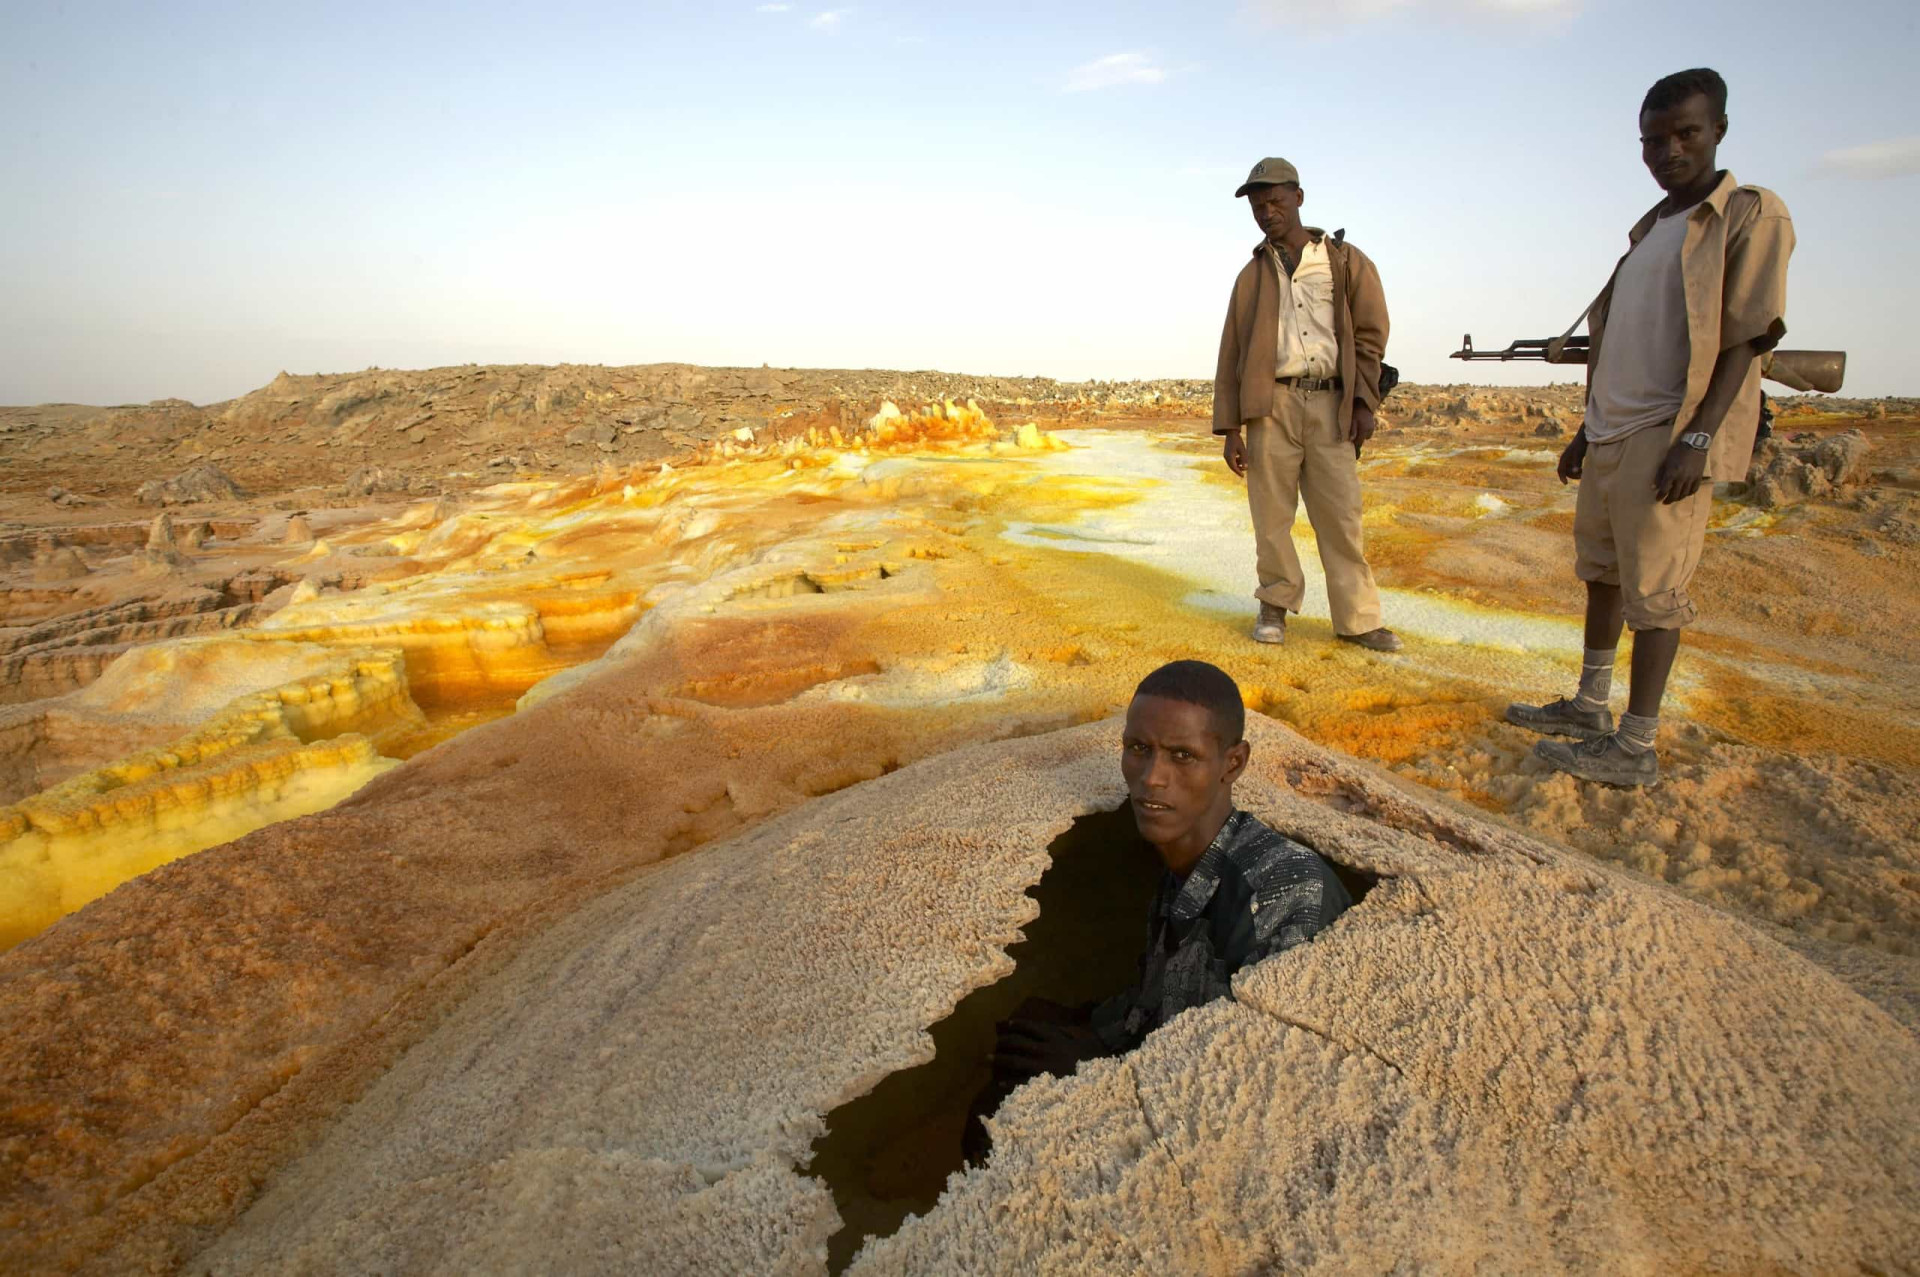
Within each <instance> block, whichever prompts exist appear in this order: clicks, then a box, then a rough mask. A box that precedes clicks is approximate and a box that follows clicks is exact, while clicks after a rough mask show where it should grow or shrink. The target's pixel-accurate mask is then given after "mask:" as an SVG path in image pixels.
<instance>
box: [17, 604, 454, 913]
mask: <svg viewBox="0 0 1920 1277" xmlns="http://www.w3.org/2000/svg"><path fill="white" fill-rule="evenodd" d="M249 649H251V650H250V651H249ZM249 654H257V655H259V656H261V657H262V658H264V659H262V660H261V661H260V664H261V665H262V666H265V667H266V669H267V670H269V671H274V672H280V673H290V672H294V671H295V670H297V671H298V674H297V676H296V677H293V678H292V679H290V680H289V681H287V682H284V683H281V684H280V685H278V686H273V687H267V688H263V689H260V690H257V691H249V692H245V693H243V694H241V695H239V696H236V697H234V698H233V699H232V700H230V701H228V702H227V703H226V704H224V705H223V706H221V707H220V708H218V709H217V710H216V709H210V708H209V707H207V706H206V705H205V704H204V702H205V701H206V699H207V696H208V693H209V691H210V690H212V689H217V688H219V687H220V686H222V684H223V682H224V683H225V685H226V686H227V687H228V688H229V690H231V687H232V684H231V682H230V681H227V680H231V679H233V678H234V677H236V676H237V675H238V674H239V672H240V671H239V670H238V669H236V666H239V667H241V668H244V662H241V661H237V660H236V657H240V656H244V655H249ZM169 673H170V674H173V675H176V676H184V677H182V678H179V679H178V680H169V679H166V678H164V677H161V676H162V675H164V674H169ZM143 687H144V688H148V689H150V690H151V691H152V692H153V695H152V696H151V697H150V698H149V699H148V700H147V701H146V702H145V704H144V706H142V704H141V702H139V701H138V700H137V699H136V698H135V694H136V690H137V689H140V688H143ZM62 700H63V701H65V702H67V703H66V704H62V705H60V706H58V707H57V708H55V709H51V710H43V711H40V714H39V717H40V720H41V723H40V726H41V730H42V731H43V732H44V731H45V730H46V728H45V723H46V722H47V721H48V720H51V721H52V722H54V723H55V724H57V725H59V726H60V727H61V729H63V730H65V731H67V732H84V729H85V726H86V725H87V724H88V723H90V722H98V723H105V724H109V725H110V724H111V723H112V722H113V720H114V719H115V718H116V717H131V716H137V715H138V713H139V712H140V710H141V708H144V709H145V711H146V712H147V713H148V714H149V715H160V716H163V717H170V718H171V719H172V720H173V721H181V720H189V721H190V720H193V719H195V718H199V719H200V721H199V722H198V723H197V724H196V725H194V726H192V727H191V728H189V729H188V730H187V732H186V734H185V735H182V736H179V737H178V738H175V739H172V740H170V741H169V742H168V743H167V744H165V745H159V746H154V747H151V748H147V749H143V750H140V751H139V752H137V753H134V754H131V755H129V756H126V757H123V758H119V759H116V760H114V761H112V762H109V763H107V764H106V765H104V766H99V767H95V768H93V769H91V770H88V771H84V772H82V773H81V774H79V775H77V776H74V777H72V778H70V779H68V780H65V781H63V782H61V783H59V784H56V785H53V786H52V787H50V788H47V789H45V790H42V791H41V792H39V793H37V794H34V795H33V796H31V797H29V798H25V799H22V800H21V801H19V802H16V803H14V804H13V805H11V806H8V807H0V948H4V947H6V946H9V945H13V944H17V943H18V942H19V941H21V940H23V939H25V938H26V937H28V936H30V935H33V934H35V933H36V932H38V931H39V930H41V929H42V928H44V927H45V926H47V925H48V924H49V923H51V922H53V921H54V920H56V919H58V918H60V917H61V916H63V915H64V914H67V913H70V912H72V911H73V910H74V909H77V908H79V907H80V906H81V905H83V904H85V903H87V902H88V901H90V900H92V899H94V898H96V897H98V896H100V895H102V894H104V893H105V892H108V891H111V890H112V889H113V888H114V887H116V886H118V885H119V884H120V883H122V882H124V881H126V880H127V879H128V878H132V877H135V876H137V875H139V874H142V873H145V872H146V871H147V870H149V869H152V868H154V867H155V866H157V865H162V864H165V863H167V862H168V861H170V860H175V859H178V858H179V857H181V856H184V855H189V854H191V853H193V852H196V851H199V850H201V849H202V848H205V847H211V846H213V845H215V844H217V843H221V842H225V841H227V840H228V839H231V838H237V837H239V836H240V835H242V834H245V833H248V832H250V831H252V830H254V829H258V828H259V827H260V826H262V825H267V824H272V823H274V822H275V821H281V820H288V819H291V818H293V817H295V816H301V815H305V814H307V813H308V812H312V811H320V810H323V809H324V808H327V807H330V806H332V805H333V804H334V803H337V802H339V801H340V800H341V799H342V798H345V797H346V796H347V795H348V794H351V793H352V792H353V791H354V790H356V789H358V788H359V787H360V786H361V785H363V784H365V783H366V782H367V781H368V780H370V779H372V778H373V777H374V776H377V775H379V774H380V773H381V772H382V771H385V770H386V769H387V768H389V767H392V766H393V765H394V761H395V760H393V759H391V758H385V757H382V756H381V755H380V753H379V752H378V747H377V742H380V741H385V740H402V739H405V738H406V737H407V736H409V735H411V734H413V733H416V732H418V731H420V730H422V729H423V728H424V727H425V726H426V723H425V719H424V717H423V716H422V714H421V712H420V709H419V707H418V706H417V705H415V704H414V702H413V700H412V698H411V697H410V696H409V695H408V694H407V679H406V666H405V663H404V661H403V660H402V658H401V657H400V655H399V653H397V652H395V651H392V650H370V651H361V652H342V651H330V650H327V649H325V648H315V647H311V646H305V645H297V644H285V645H282V646H279V647H276V648H272V649H263V648H260V647H258V646H257V645H253V644H247V643H242V642H240V641H239V640H236V639H231V638H222V639H215V640H190V641H183V642H181V643H178V644H173V645H164V646H157V647H154V648H141V649H136V650H135V651H133V652H129V653H128V654H127V655H126V656H123V657H121V658H120V660H119V661H117V662H115V664H114V665H113V666H111V667H109V669H108V671H107V673H106V674H105V675H103V676H102V677H101V679H100V680H99V681H98V682H97V683H95V684H94V685H93V686H92V687H90V688H88V689H86V690H85V691H83V692H79V693H75V694H74V695H72V696H69V697H65V698H62ZM115 708H120V709H121V711H122V712H121V713H120V714H119V715H116V714H115V713H114V712H113V711H114V709H115ZM14 717H15V718H19V717H21V715H20V714H19V713H18V712H17V711H16V713H15V714H14Z"/></svg>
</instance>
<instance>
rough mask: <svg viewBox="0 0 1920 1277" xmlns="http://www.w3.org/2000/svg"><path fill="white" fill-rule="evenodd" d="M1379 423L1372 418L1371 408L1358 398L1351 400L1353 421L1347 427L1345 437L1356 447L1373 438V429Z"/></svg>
mask: <svg viewBox="0 0 1920 1277" xmlns="http://www.w3.org/2000/svg"><path fill="white" fill-rule="evenodd" d="M1378 425H1379V423H1378V422H1376V421H1375V420H1374V419H1373V409H1371V408H1369V407H1367V405H1366V404H1365V403H1363V402H1361V401H1360V400H1358V399H1356V400H1354V401H1353V423H1352V424H1351V425H1349V426H1348V427H1347V438H1348V439H1350V440H1352V441H1353V446H1354V447H1355V448H1356V449H1358V448H1359V447H1360V445H1361V444H1363V443H1365V442H1366V441H1367V440H1369V439H1371V438H1373V432H1374V429H1375V428H1376V427H1377V426H1378Z"/></svg>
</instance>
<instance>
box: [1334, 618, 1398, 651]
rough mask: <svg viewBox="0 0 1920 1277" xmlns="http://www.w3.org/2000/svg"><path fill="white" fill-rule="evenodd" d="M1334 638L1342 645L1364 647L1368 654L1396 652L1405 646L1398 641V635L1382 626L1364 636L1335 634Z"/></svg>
mask: <svg viewBox="0 0 1920 1277" xmlns="http://www.w3.org/2000/svg"><path fill="white" fill-rule="evenodd" d="M1334 637H1335V638H1337V639H1339V640H1340V641H1341V642H1342V643H1352V644H1353V645H1354V646H1356V647H1364V648H1366V649H1367V650H1368V651H1369V652H1397V651H1399V650H1400V649H1401V648H1403V647H1405V646H1406V644H1405V643H1402V642H1401V641H1400V636H1399V635H1398V634H1395V633H1394V632H1393V631H1392V630H1390V629H1388V628H1387V627H1386V626H1384V625H1383V626H1381V627H1380V628H1379V629H1377V630H1368V631H1367V632H1366V633H1365V634H1336V635H1334Z"/></svg>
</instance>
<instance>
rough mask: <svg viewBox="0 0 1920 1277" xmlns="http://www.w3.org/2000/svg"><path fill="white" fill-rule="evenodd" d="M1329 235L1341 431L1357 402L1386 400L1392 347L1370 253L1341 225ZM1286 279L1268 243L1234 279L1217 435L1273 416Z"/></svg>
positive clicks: (1313, 231)
mask: <svg viewBox="0 0 1920 1277" xmlns="http://www.w3.org/2000/svg"><path fill="white" fill-rule="evenodd" d="M1307 233H1308V234H1309V235H1311V236H1313V238H1315V239H1321V238H1322V237H1325V238H1326V244H1327V264H1328V266H1330V267H1331V268H1332V270H1333V336H1334V340H1336V341H1338V342H1339V343H1340V385H1341V393H1340V432H1341V434H1342V435H1343V436H1344V435H1345V434H1346V432H1347V429H1348V426H1349V424H1350V423H1351V422H1352V420H1353V401H1354V400H1355V399H1358V400H1360V401H1361V402H1363V403H1365V404H1366V405H1367V406H1368V407H1369V408H1378V407H1379V406H1380V357H1381V356H1382V355H1384V354H1385V353H1386V351H1387V294H1386V292H1385V291H1384V290H1383V289H1382V288H1381V287H1380V272H1379V271H1378V270H1376V269H1375V268H1374V265H1373V262H1372V260H1371V259H1369V258H1368V257H1367V255H1366V254H1365V253H1363V252H1361V251H1360V250H1359V249H1357V248H1355V247H1354V246H1353V245H1351V244H1349V243H1347V242H1346V241H1345V240H1344V239H1343V238H1341V236H1342V235H1343V234H1344V232H1341V231H1335V232H1334V233H1333V234H1332V235H1331V236H1328V235H1327V233H1326V232H1325V231H1323V230H1321V229H1320V228H1319V227H1317V226H1309V227H1308V228H1307ZM1279 332H1280V280H1279V278H1278V277H1277V276H1275V274H1274V267H1273V263H1272V261H1271V260H1270V259H1269V258H1268V256H1267V251H1266V243H1265V241H1262V242H1261V243H1260V244H1257V245H1255V246H1254V250H1253V260H1252V261H1250V262H1248V263H1247V264H1246V265H1245V266H1244V267H1242V268H1241V270H1240V277H1239V278H1238V279H1236V280H1234V281H1233V298H1232V300H1230V301H1229V302H1228V303H1227V323H1226V327H1225V328H1224V329H1223V330H1222V331H1221V333H1220V363H1219V365H1218V367H1217V368H1216V369H1215V370H1214V374H1213V433H1215V434H1217V435H1223V434H1226V433H1227V432H1228V431H1229V430H1238V429H1239V428H1240V426H1241V424H1242V423H1243V422H1248V421H1252V420H1254V419H1255V418H1257V417H1271V416H1272V415H1273V387H1274V382H1273V374H1274V369H1275V366H1276V364H1277V361H1278V360H1279V349H1278V343H1279Z"/></svg>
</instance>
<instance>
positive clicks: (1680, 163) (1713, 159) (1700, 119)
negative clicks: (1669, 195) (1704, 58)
mask: <svg viewBox="0 0 1920 1277" xmlns="http://www.w3.org/2000/svg"><path fill="white" fill-rule="evenodd" d="M1726 135H1727V82H1726V81H1725V80H1722V79H1721V78H1720V76H1719V73H1718V72H1715V71H1709V70H1708V69H1707V68H1705V67H1695V68H1694V69H1693V70H1691V71H1676V72H1675V73H1674V74H1672V75H1669V76H1665V77H1663V78H1662V79H1660V80H1657V81H1655V83H1654V86H1653V87H1652V88H1650V89H1648V90H1647V96H1646V98H1645V99H1644V100H1642V102H1641V103H1640V158H1641V159H1642V160H1644V161H1645V162H1646V165H1647V171H1648V172H1649V173H1652V174H1653V180H1654V181H1656V182H1658V183H1659V184H1660V189H1661V190H1663V191H1686V190H1693V189H1696V188H1698V187H1700V186H1702V185H1704V184H1705V182H1706V181H1707V179H1708V178H1709V177H1711V176H1712V175H1713V174H1715V173H1717V172H1719V171H1720V165H1719V159H1718V153H1719V148H1720V140H1721V139H1722V138H1724V137H1726Z"/></svg>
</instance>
